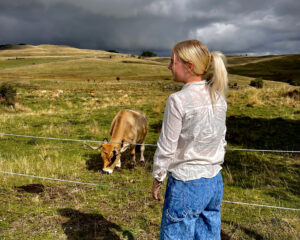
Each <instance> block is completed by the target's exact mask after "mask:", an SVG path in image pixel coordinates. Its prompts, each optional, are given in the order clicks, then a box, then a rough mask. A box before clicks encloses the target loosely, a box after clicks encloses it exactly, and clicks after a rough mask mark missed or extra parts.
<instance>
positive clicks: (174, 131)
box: [152, 94, 183, 181]
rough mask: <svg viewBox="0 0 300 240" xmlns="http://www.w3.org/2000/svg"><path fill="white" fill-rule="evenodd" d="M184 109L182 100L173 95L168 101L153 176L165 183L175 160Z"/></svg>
mask: <svg viewBox="0 0 300 240" xmlns="http://www.w3.org/2000/svg"><path fill="white" fill-rule="evenodd" d="M182 116H183V109H182V105H181V102H180V99H179V98H178V97H177V96H176V95H175V94H172V95H170V97H169V98H168V100H167V104H166V107H165V112H164V119H163V124H162V129H161V133H160V136H159V140H158V142H157V149H156V151H155V154H154V163H153V173H152V176H153V177H154V178H156V179H157V180H158V181H163V180H164V178H165V177H166V175H167V171H168V167H169V164H170V162H171V161H172V159H173V158H174V155H175V152H176V149H177V144H178V139H179V135H180V132H181V128H182Z"/></svg>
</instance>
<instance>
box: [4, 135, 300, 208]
mask: <svg viewBox="0 0 300 240" xmlns="http://www.w3.org/2000/svg"><path fill="white" fill-rule="evenodd" d="M0 135H1V136H11V137H23V138H34V139H45V140H57V141H71V142H84V143H86V142H90V143H104V141H96V140H82V139H67V138H52V137H40V136H28V135H20V134H12V133H0ZM111 143H113V144H122V143H121V142H111ZM127 143H129V144H134V145H145V146H157V145H156V144H137V143H130V142H127ZM226 150H227V151H249V152H271V153H297V154H298V153H300V151H286V150H266V149H235V148H226ZM0 173H2V174H8V175H14V176H21V177H30V178H36V179H42V180H49V181H58V182H65V183H72V184H80V185H89V186H96V187H103V188H111V189H117V190H126V191H135V192H143V193H149V194H150V193H151V192H150V191H146V190H142V189H136V188H125V187H117V186H110V185H103V184H97V183H88V182H79V181H73V180H66V179H58V178H49V177H41V176H35V175H28V174H22V173H14V172H6V171H1V170H0ZM222 202H224V203H231V204H237V205H246V206H255V207H265V208H273V209H281V210H290V211H300V209H297V208H287V207H279V206H270V205H264V204H256V203H245V202H234V201H228V200H223V201H222Z"/></svg>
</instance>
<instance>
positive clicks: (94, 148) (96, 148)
mask: <svg viewBox="0 0 300 240" xmlns="http://www.w3.org/2000/svg"><path fill="white" fill-rule="evenodd" d="M84 145H85V146H88V147H89V148H91V149H93V150H98V149H99V148H101V147H102V145H100V146H98V147H93V146H91V145H89V144H87V143H84Z"/></svg>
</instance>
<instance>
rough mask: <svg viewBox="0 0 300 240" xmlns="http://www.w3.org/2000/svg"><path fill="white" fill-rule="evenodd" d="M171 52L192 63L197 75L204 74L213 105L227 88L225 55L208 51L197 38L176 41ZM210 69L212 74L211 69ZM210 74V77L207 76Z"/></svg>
mask: <svg viewBox="0 0 300 240" xmlns="http://www.w3.org/2000/svg"><path fill="white" fill-rule="evenodd" d="M173 52H174V54H176V55H177V56H178V57H179V58H180V59H181V60H182V61H183V62H192V63H193V64H194V68H193V72H194V74H195V75H197V76H205V77H206V79H207V83H208V84H207V85H208V90H209V95H210V98H211V102H212V104H213V105H215V104H216V102H217V99H216V97H217V98H219V97H220V96H224V95H225V92H226V90H227V84H228V78H227V70H226V67H225V63H224V62H225V61H226V59H225V56H224V55H223V54H222V53H220V52H212V53H211V52H210V51H209V50H208V48H207V47H206V46H205V45H204V44H203V43H201V42H200V41H198V40H186V41H182V42H179V43H177V44H176V45H175V46H174V47H173ZM174 59H175V58H174ZM211 69H212V72H213V73H212V74H210V73H211V71H210V70H211ZM209 75H211V76H212V77H209Z"/></svg>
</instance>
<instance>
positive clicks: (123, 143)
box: [120, 139, 130, 153]
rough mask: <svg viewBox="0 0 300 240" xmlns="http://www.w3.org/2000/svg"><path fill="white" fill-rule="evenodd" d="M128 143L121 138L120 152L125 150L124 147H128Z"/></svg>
mask: <svg viewBox="0 0 300 240" xmlns="http://www.w3.org/2000/svg"><path fill="white" fill-rule="evenodd" d="M129 145H130V144H129V143H126V142H125V141H124V139H123V140H122V143H121V150H120V152H121V153H122V152H125V151H126V149H127V148H128V147H129Z"/></svg>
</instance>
